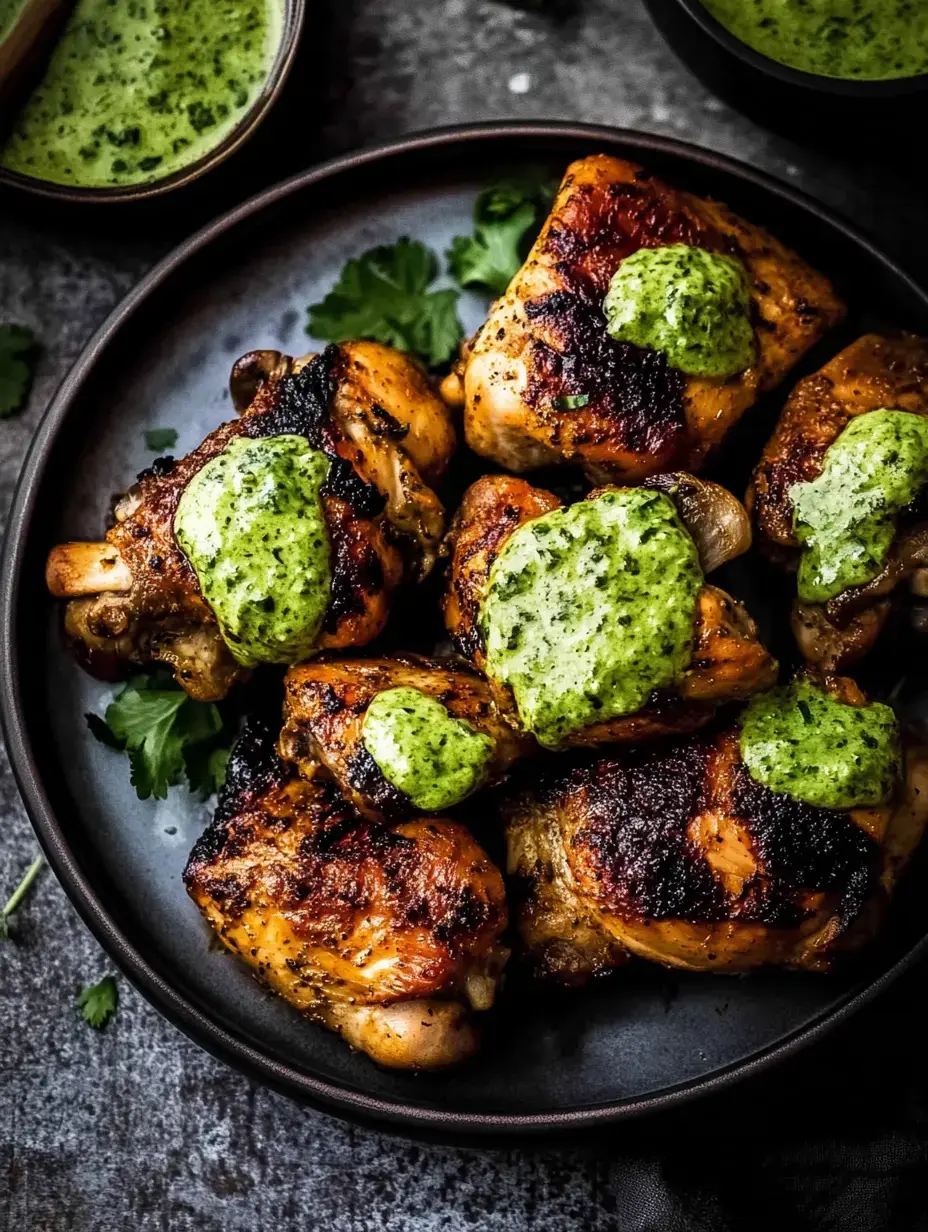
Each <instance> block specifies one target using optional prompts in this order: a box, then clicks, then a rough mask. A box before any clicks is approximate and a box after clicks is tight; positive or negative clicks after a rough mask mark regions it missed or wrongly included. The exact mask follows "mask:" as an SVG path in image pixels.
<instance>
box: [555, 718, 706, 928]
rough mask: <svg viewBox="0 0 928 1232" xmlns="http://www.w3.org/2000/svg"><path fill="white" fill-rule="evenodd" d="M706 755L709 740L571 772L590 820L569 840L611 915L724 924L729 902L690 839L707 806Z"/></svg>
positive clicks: (632, 754) (635, 753)
mask: <svg viewBox="0 0 928 1232" xmlns="http://www.w3.org/2000/svg"><path fill="white" fill-rule="evenodd" d="M711 756H712V745H711V743H710V741H708V740H707V739H703V738H697V739H690V740H688V741H687V742H686V743H685V744H680V745H677V746H675V747H672V748H670V749H657V750H641V751H633V752H630V753H629V754H628V755H627V756H625V757H623V759H622V760H621V761H618V760H617V759H614V758H599V759H597V760H595V761H593V762H592V763H589V764H586V765H581V766H579V767H576V768H575V769H574V770H573V771H572V773H571V776H570V783H571V786H572V787H573V788H574V789H576V788H577V787H581V788H583V789H584V791H583V795H584V796H585V799H586V803H585V806H584V807H585V808H586V811H587V814H588V820H587V821H586V824H585V825H584V826H583V827H582V829H581V830H580V831H579V832H578V833H577V835H576V836H575V838H574V840H573V841H574V844H575V845H579V846H581V847H583V848H585V849H586V850H587V852H588V853H589V856H590V857H591V860H592V863H593V865H594V866H595V868H596V869H597V871H598V872H599V874H600V876H601V878H602V899H603V901H604V902H605V903H607V904H608V908H609V910H610V911H614V912H616V914H618V915H621V916H624V917H626V918H642V917H647V918H650V919H655V920H661V919H689V920H705V921H707V922H709V921H716V920H723V919H725V918H726V917H727V915H728V904H727V902H726V895H725V893H724V891H723V889H722V887H721V886H720V885H719V883H718V882H717V881H716V880H715V878H714V876H713V874H712V870H711V868H710V867H709V865H708V863H707V862H706V860H705V859H704V857H703V854H702V852H701V851H700V850H699V848H698V847H697V846H696V844H694V843H693V842H692V840H691V839H690V838H689V835H688V828H689V824H690V822H691V821H692V819H693V818H694V817H696V816H698V814H699V813H700V812H701V811H702V810H703V808H704V807H705V803H706V799H705V792H706V781H707V768H708V764H709V759H710V757H711ZM566 807H568V808H569V807H571V806H570V805H569V804H567V805H566Z"/></svg>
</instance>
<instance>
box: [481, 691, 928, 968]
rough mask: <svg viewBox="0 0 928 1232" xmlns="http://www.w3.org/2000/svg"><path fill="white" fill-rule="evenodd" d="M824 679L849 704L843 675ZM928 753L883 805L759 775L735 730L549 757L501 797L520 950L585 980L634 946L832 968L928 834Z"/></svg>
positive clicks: (722, 959)
mask: <svg viewBox="0 0 928 1232" xmlns="http://www.w3.org/2000/svg"><path fill="white" fill-rule="evenodd" d="M828 687H829V688H830V689H831V690H832V691H834V692H835V693H837V694H838V695H840V697H841V698H842V699H843V700H845V701H848V702H850V703H851V704H855V705H856V704H860V703H861V702H862V701H863V698H862V695H861V694H860V693H859V691H858V690H857V689H856V686H854V685H853V683H852V682H851V681H849V680H840V679H834V678H833V679H832V680H831V681H830V682H829V685H828ZM926 809H928V757H926V752H925V750H924V749H915V748H913V749H910V750H909V752H908V754H907V757H906V762H905V773H904V781H903V782H902V783H900V784H899V786H898V788H897V790H896V793H895V795H894V797H893V798H892V800H891V801H890V802H889V803H887V804H884V805H880V806H878V807H868V808H853V809H832V808H819V807H813V806H811V805H809V804H807V803H803V802H802V801H800V800H797V799H794V798H793V797H792V796H790V795H788V794H785V793H783V792H774V791H771V790H769V789H768V788H767V787H766V786H764V785H763V784H762V783H760V782H758V781H756V780H755V779H754V778H753V777H752V776H751V774H750V773H749V772H748V770H747V767H746V765H745V763H744V761H743V760H742V756H741V750H740V745H739V730H738V727H737V726H735V727H729V728H725V729H723V730H722V731H715V732H698V733H695V734H693V735H690V736H688V737H686V738H685V739H683V740H680V741H677V742H674V743H671V744H660V745H655V746H651V747H648V748H638V749H621V750H620V749H616V750H612V751H610V752H608V753H604V754H589V753H588V754H585V755H583V756H582V758H581V757H580V756H579V755H574V757H573V758H571V759H569V760H567V761H562V762H561V763H560V764H558V765H555V766H551V767H549V768H548V769H546V770H545V772H544V773H543V774H542V776H541V779H540V781H536V783H535V784H533V785H531V786H529V787H527V788H525V789H524V790H521V791H517V792H514V793H513V794H512V795H511V797H510V798H509V799H508V801H507V802H506V804H505V805H504V816H505V820H506V834H507V843H508V851H509V854H508V868H509V873H510V874H511V876H512V878H513V887H514V890H515V893H516V895H517V897H518V899H519V905H518V907H516V908H515V911H516V926H517V930H518V934H519V937H520V941H521V945H522V946H523V947H524V949H525V950H526V951H527V952H528V953H529V955H530V956H531V957H532V959H533V960H534V961H535V963H536V964H537V966H538V969H539V971H540V973H541V974H543V975H545V976H547V977H550V978H552V979H554V980H557V981H561V982H564V983H569V984H570V983H583V982H585V981H586V980H587V979H589V978H590V977H591V976H594V975H596V974H598V973H601V972H604V971H608V970H610V969H611V968H613V967H616V966H618V965H620V964H621V963H623V962H625V961H626V960H627V959H628V958H631V957H633V956H638V957H640V958H645V959H649V960H651V961H653V962H657V963H661V964H663V965H665V966H669V967H680V968H683V969H685V970H688V971H715V972H733V973H734V972H745V971H749V970H752V969H754V968H758V967H762V966H765V965H770V964H774V965H779V966H785V967H789V968H795V969H802V970H809V971H824V970H827V969H828V968H829V967H830V966H831V965H832V964H833V961H834V959H835V956H836V955H837V954H838V953H840V952H842V951H845V950H848V949H851V948H853V947H856V946H858V945H860V944H862V943H863V942H865V941H866V940H867V939H868V938H869V937H870V936H872V934H873V933H874V932H875V931H876V928H877V927H878V925H879V922H880V919H881V916H882V907H883V906H884V905H885V902H886V900H887V898H888V895H889V893H890V891H891V890H892V888H893V885H894V883H895V881H896V879H897V877H898V875H899V873H900V872H901V870H902V868H903V866H904V864H905V862H906V860H907V859H908V857H909V855H910V854H911V852H912V851H913V850H914V848H915V847H916V845H917V843H918V842H919V839H920V838H921V835H922V832H923V830H924V826H925V822H926V820H928V817H926Z"/></svg>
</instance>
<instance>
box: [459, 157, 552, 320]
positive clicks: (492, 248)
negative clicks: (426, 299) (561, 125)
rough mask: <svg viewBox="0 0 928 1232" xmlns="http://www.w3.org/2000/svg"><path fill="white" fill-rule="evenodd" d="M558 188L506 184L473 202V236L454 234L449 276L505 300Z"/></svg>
mask: <svg viewBox="0 0 928 1232" xmlns="http://www.w3.org/2000/svg"><path fill="white" fill-rule="evenodd" d="M553 197H554V186H552V185H551V184H549V183H547V182H545V181H542V180H540V179H539V178H538V177H537V176H530V175H527V176H524V177H521V178H516V179H510V180H503V181H502V182H500V183H499V184H494V185H492V186H491V187H490V188H487V189H485V190H484V191H483V192H482V193H480V194H479V196H478V197H477V200H476V202H475V203H474V234H473V235H456V236H455V237H454V239H453V240H452V241H451V247H450V249H449V250H448V264H449V266H450V268H451V273H452V274H453V275H454V277H455V278H456V280H457V281H458V282H459V283H460V284H461V286H462V287H474V288H478V289H480V290H484V291H488V292H489V293H490V294H491V295H497V296H498V295H504V294H505V292H506V288H507V287H508V286H509V283H510V282H511V281H512V279H513V278H514V277H515V275H516V274H517V273H518V272H519V269H520V267H521V265H522V262H523V260H524V259H525V256H526V253H527V251H528V248H529V244H530V241H531V239H532V238H533V236H534V234H535V233H536V232H537V230H538V228H539V226H540V224H541V219H542V215H543V214H544V213H545V212H546V211H547V210H548V209H549V208H550V205H551V201H552V199H553Z"/></svg>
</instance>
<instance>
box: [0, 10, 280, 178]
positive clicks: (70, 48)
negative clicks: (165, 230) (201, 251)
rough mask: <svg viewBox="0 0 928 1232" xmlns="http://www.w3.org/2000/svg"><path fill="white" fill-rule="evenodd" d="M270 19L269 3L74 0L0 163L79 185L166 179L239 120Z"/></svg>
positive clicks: (266, 65)
mask: <svg viewBox="0 0 928 1232" xmlns="http://www.w3.org/2000/svg"><path fill="white" fill-rule="evenodd" d="M280 20H281V5H280V4H279V3H275V0H78V3H77V6H76V8H75V9H74V12H73V13H72V14H71V16H70V18H69V19H68V21H67V24H66V25H65V28H64V31H63V33H62V35H61V38H60V40H59V42H58V44H57V46H56V47H55V50H54V53H53V55H52V58H51V60H50V62H49V65H48V68H47V70H46V72H45V76H44V78H43V79H42V80H41V82H40V83H39V85H38V86H37V87H36V89H35V90H34V91H33V93H32V95H31V97H30V98H29V99H28V100H27V101H26V104H25V106H24V107H23V110H22V111H21V112H20V114H19V116H18V117H17V119H16V121H15V123H14V125H13V129H12V132H11V133H10V136H9V139H8V141H7V143H6V147H5V148H4V150H3V153H2V156H0V161H2V163H3V165H4V166H5V167H8V168H9V169H10V170H11V171H19V172H21V173H22V174H23V175H31V176H36V177H38V178H39V179H43V180H50V181H52V182H53V183H56V184H73V185H78V186H80V187H87V188H99V187H105V186H108V185H120V184H139V183H143V182H145V181H149V180H155V179H160V178H161V177H163V176H166V175H170V174H171V173H172V172H174V171H177V170H178V169H179V168H181V167H184V166H187V165H188V164H189V163H191V162H194V161H195V160H196V159H198V158H200V157H201V156H202V155H203V154H205V153H206V152H207V151H208V150H211V149H212V148H213V147H214V146H216V145H218V144H219V143H220V142H221V141H222V140H223V139H224V138H225V137H226V135H227V134H228V133H229V132H231V130H232V129H233V128H235V126H236V125H237V124H238V123H239V121H240V120H241V118H242V116H243V115H244V113H245V111H246V110H247V108H248V106H249V105H250V103H251V102H252V101H253V100H254V98H255V96H256V95H257V93H258V91H259V90H260V89H261V87H262V85H263V84H264V82H265V80H266V79H267V76H268V73H269V71H270V67H271V64H272V62H273V59H274V55H275V53H276V50H277V44H278V42H279V29H280Z"/></svg>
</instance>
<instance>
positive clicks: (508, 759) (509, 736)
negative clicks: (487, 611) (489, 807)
mask: <svg viewBox="0 0 928 1232" xmlns="http://www.w3.org/2000/svg"><path fill="white" fill-rule="evenodd" d="M285 688H286V700H285V703H284V727H283V731H282V732H281V737H280V753H281V756H282V757H283V758H284V759H285V760H286V761H288V762H293V763H294V764H295V765H296V766H297V768H298V770H299V772H300V774H301V775H303V777H304V778H307V779H311V778H314V777H315V776H316V775H317V774H319V773H322V774H323V775H324V776H331V777H332V778H333V779H334V780H335V781H336V783H337V784H338V786H339V788H340V789H341V791H342V792H343V794H344V795H345V796H346V797H347V798H348V799H349V800H351V801H352V803H353V804H354V805H355V807H356V808H358V809H359V811H361V812H362V813H364V814H365V815H367V816H369V817H373V818H375V819H378V820H384V819H396V818H398V817H408V816H409V814H410V812H412V811H414V807H415V806H414V805H413V803H412V802H411V800H410V798H409V796H408V795H407V794H406V793H405V792H404V791H403V790H401V789H400V787H398V786H396V785H395V784H394V783H392V782H390V781H389V780H388V778H387V777H386V776H385V774H384V771H383V770H382V769H381V767H380V765H379V764H378V762H377V761H376V760H375V758H374V756H373V755H372V754H371V752H370V750H369V749H368V747H367V745H366V744H365V740H364V734H365V732H364V729H365V720H366V718H367V717H368V716H369V714H370V707H371V703H372V702H373V701H374V699H375V698H377V697H378V696H382V695H384V694H388V693H390V691H393V690H404V691H405V690H410V689H412V690H415V692H416V693H417V694H420V695H423V696H424V697H426V698H430V699H432V700H434V701H436V702H438V703H439V704H440V705H441V706H442V707H443V708H444V709H445V711H446V712H447V714H448V716H450V717H451V718H452V719H454V720H457V721H458V722H463V723H465V724H467V726H468V728H470V729H471V730H472V731H474V732H478V733H480V734H481V735H484V736H486V737H487V738H488V743H487V749H486V761H485V765H484V769H483V771H482V773H481V774H480V775H479V777H478V778H477V779H476V781H475V783H474V784H473V787H480V786H484V785H485V784H490V783H494V782H497V781H499V779H500V778H501V777H502V776H503V775H504V774H505V772H506V770H507V769H508V768H509V766H510V765H512V763H513V762H514V761H515V760H516V759H517V758H519V757H521V756H524V755H525V754H526V753H528V752H530V751H531V750H532V748H533V747H534V745H533V742H532V741H530V740H528V739H526V738H525V737H524V736H521V735H520V734H518V733H517V732H515V731H514V730H513V729H512V727H510V726H509V724H508V723H507V722H506V721H505V720H504V718H503V717H502V715H501V714H500V712H499V709H498V708H497V705H496V702H495V700H494V698H493V694H492V692H491V690H490V688H489V686H488V684H487V682H486V681H485V680H484V679H483V678H482V677H481V676H478V675H477V674H476V673H475V672H473V671H472V670H470V669H468V668H466V667H463V666H461V665H455V664H452V663H447V662H445V663H441V662H437V661H435V660H430V659H424V658H422V657H420V656H418V655H411V654H404V655H393V656H391V657H389V658H380V659H333V658H332V657H331V656H326V655H323V656H321V657H320V658H318V659H314V660H313V661H312V662H310V663H303V664H301V665H300V666H299V667H293V668H291V669H290V671H289V672H288V673H287V676H286V680H285ZM431 734H432V733H430V732H428V731H423V732H422V733H421V736H419V742H420V744H421V745H423V746H425V747H424V748H423V749H422V754H423V756H424V759H425V762H424V764H425V767H426V774H427V777H428V778H430V779H432V780H434V779H435V777H436V776H437V775H439V774H440V773H441V771H442V769H443V766H442V760H441V752H442V749H441V748H440V747H432V746H431V741H430V736H431ZM414 738H415V733H414ZM449 739H454V731H453V729H450V730H449V732H448V734H446V733H444V732H442V733H441V734H440V735H439V743H440V745H444V744H445V742H446V741H447V740H449ZM403 752H404V750H403V749H400V750H399V755H400V756H402V755H403ZM473 787H471V788H470V790H473ZM468 794H469V792H468Z"/></svg>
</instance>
